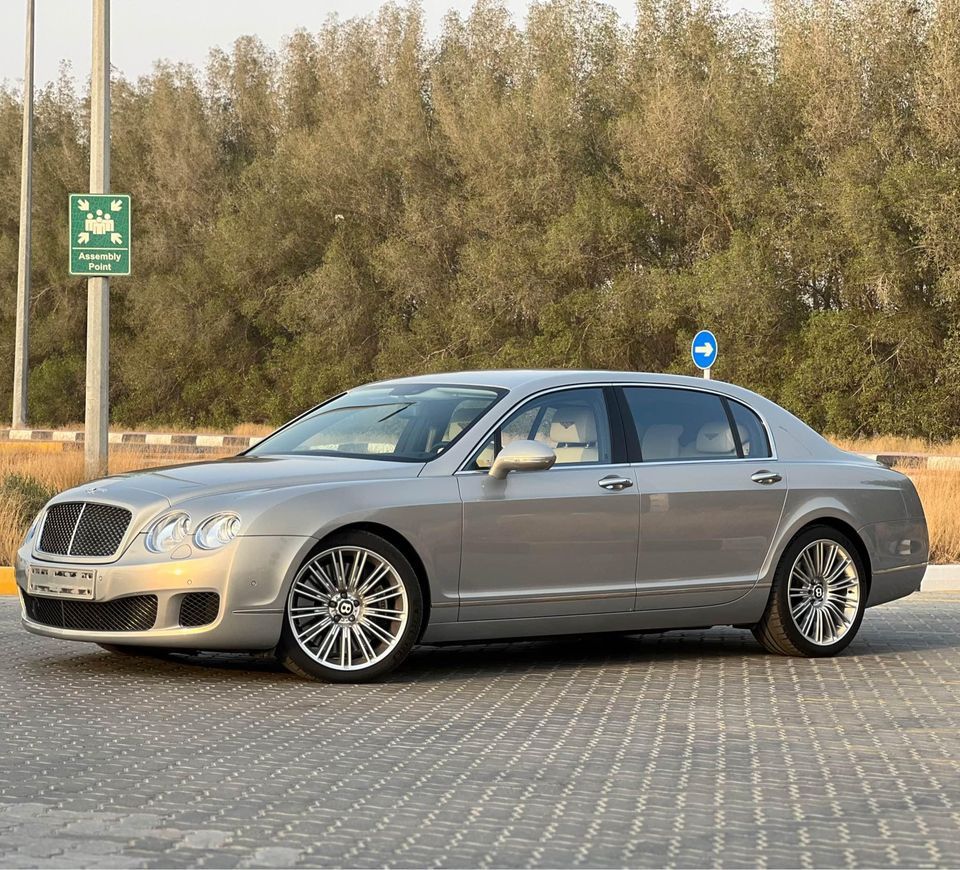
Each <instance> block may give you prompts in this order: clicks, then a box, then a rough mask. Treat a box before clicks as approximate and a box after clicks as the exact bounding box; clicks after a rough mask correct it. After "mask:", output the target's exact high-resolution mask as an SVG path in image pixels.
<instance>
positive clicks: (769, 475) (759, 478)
mask: <svg viewBox="0 0 960 870" xmlns="http://www.w3.org/2000/svg"><path fill="white" fill-rule="evenodd" d="M750 479H751V480H752V481H753V482H754V483H760V484H763V485H764V486H770V484H771V483H780V481H781V480H783V478H782V477H781V476H780V475H779V474H777V472H775V471H757V472H756V473H754V474H751V475H750Z"/></svg>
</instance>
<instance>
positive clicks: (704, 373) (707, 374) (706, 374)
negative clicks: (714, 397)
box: [703, 366, 710, 381]
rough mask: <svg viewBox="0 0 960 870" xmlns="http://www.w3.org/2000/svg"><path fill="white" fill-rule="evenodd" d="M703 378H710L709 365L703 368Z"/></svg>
mask: <svg viewBox="0 0 960 870" xmlns="http://www.w3.org/2000/svg"><path fill="white" fill-rule="evenodd" d="M703 379H704V380H705V381H709V380H710V367H709V366H708V367H707V368H705V369H704V370H703Z"/></svg>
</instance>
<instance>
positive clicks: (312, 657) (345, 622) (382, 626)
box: [279, 532, 423, 683]
mask: <svg viewBox="0 0 960 870" xmlns="http://www.w3.org/2000/svg"><path fill="white" fill-rule="evenodd" d="M422 620H423V598H422V595H421V593H420V583H419V582H418V580H417V575H416V572H415V571H414V570H413V567H412V566H411V565H410V562H409V561H408V560H407V558H406V557H405V556H404V555H403V553H401V552H400V550H398V549H397V548H396V547H395V546H393V544H391V543H390V542H389V541H386V540H384V539H383V538H381V537H380V536H379V535H374V534H371V533H370V532H348V533H345V534H342V535H337V536H335V537H334V538H331V539H330V540H329V541H327V542H326V543H325V544H324V546H323V549H321V551H320V552H318V553H316V554H314V555H313V556H311V557H310V558H309V559H308V560H307V561H306V562H305V563H304V564H303V566H302V567H301V568H300V570H299V571H298V572H297V576H296V577H295V578H294V581H293V584H292V585H291V587H290V593H289V594H288V596H287V604H286V609H285V613H284V620H283V632H282V634H281V637H280V646H279V658H280V661H281V662H282V663H283V665H284V666H285V667H286V668H287V669H288V670H291V671H293V672H294V673H295V674H298V675H299V676H302V677H307V678H309V679H317V680H326V681H329V682H335V683H354V682H366V681H368V680H375V679H377V678H379V677H382V676H384V675H385V674H387V673H388V672H390V671H392V670H393V669H394V668H395V667H397V666H398V665H399V664H400V663H401V662H402V661H403V660H404V659H405V658H406V657H407V655H408V654H409V653H410V650H411V649H412V648H413V645H414V643H415V642H416V639H417V637H418V636H419V634H420V625H421V622H422Z"/></svg>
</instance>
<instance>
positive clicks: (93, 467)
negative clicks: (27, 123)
mask: <svg viewBox="0 0 960 870" xmlns="http://www.w3.org/2000/svg"><path fill="white" fill-rule="evenodd" d="M90 81H91V85H90V192H91V193H109V192H110V0H93V66H92V71H91V80H90ZM109 387H110V279H109V278H88V279H87V400H86V423H85V432H84V448H83V449H84V457H85V466H86V473H87V477H88V478H93V477H102V476H103V475H105V474H106V473H107V444H108V432H109V420H110V394H109Z"/></svg>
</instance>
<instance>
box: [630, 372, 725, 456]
mask: <svg viewBox="0 0 960 870" xmlns="http://www.w3.org/2000/svg"><path fill="white" fill-rule="evenodd" d="M624 394H625V395H626V398H627V405H628V406H629V408H630V415H631V417H632V418H633V422H634V425H635V426H636V427H637V437H638V438H639V440H640V455H641V457H642V459H643V461H644V462H670V461H677V460H682V461H690V460H700V459H706V460H716V459H737V458H739V455H740V454H739V453H738V451H737V442H736V439H735V438H734V434H733V430H732V429H731V428H730V421H729V418H728V417H727V412H726V409H725V408H724V406H723V402H722V401H721V399H720V397H719V396H716V395H714V394H712V393H701V392H699V391H696V390H682V389H665V388H663V387H626V388H624Z"/></svg>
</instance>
